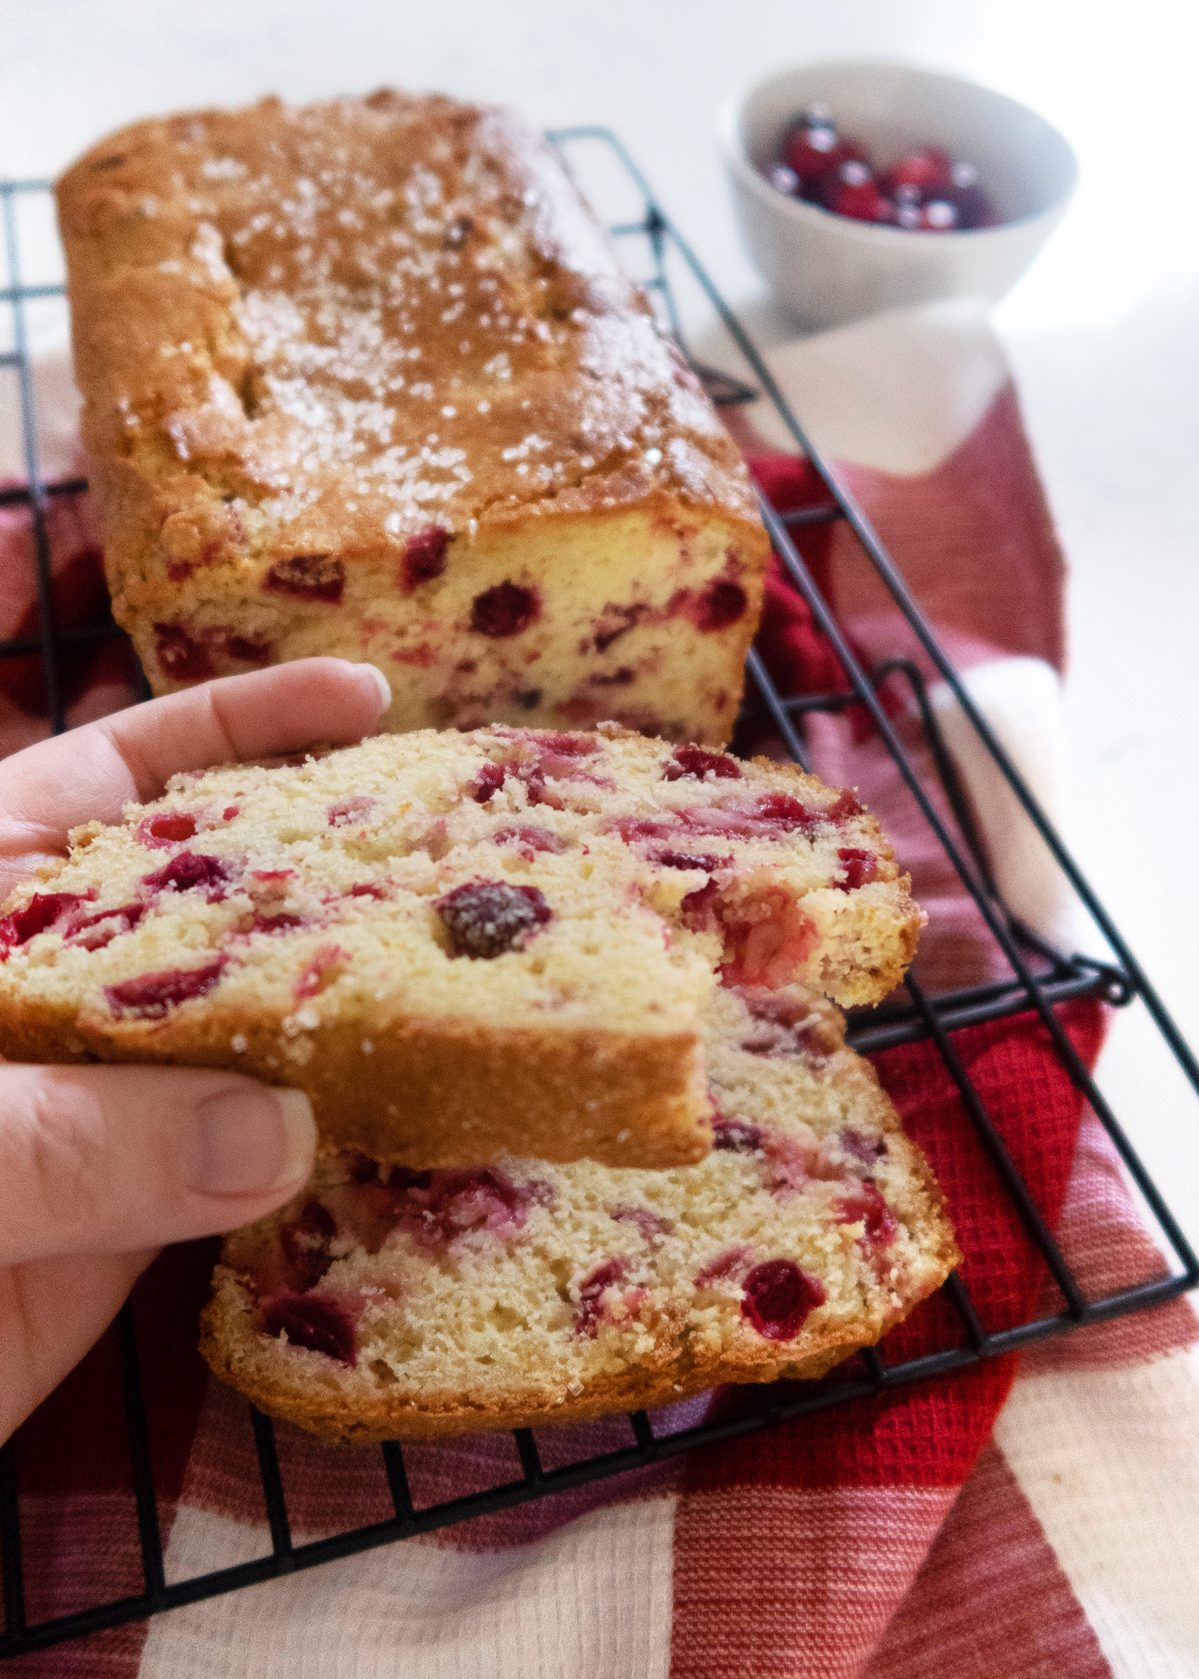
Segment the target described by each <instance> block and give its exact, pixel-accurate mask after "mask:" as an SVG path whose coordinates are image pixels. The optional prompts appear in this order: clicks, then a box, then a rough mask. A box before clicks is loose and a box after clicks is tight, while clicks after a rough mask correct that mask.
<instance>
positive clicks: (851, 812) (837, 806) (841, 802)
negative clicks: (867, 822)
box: [820, 787, 862, 822]
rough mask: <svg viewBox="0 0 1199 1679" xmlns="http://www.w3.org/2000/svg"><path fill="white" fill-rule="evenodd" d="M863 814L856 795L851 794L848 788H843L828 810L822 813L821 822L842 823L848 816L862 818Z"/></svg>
mask: <svg viewBox="0 0 1199 1679" xmlns="http://www.w3.org/2000/svg"><path fill="white" fill-rule="evenodd" d="M861 814H862V807H861V805H860V804H859V803H858V800H857V798H856V797H855V795H854V794H853V793H851V792H850V790H849V788H848V787H842V789H841V791H840V792H839V793H838V794H837V797H836V798H835V799H834V800H833V802H832V804H831V805H830V806H829V807H828V809H827V810H823V811H821V813H820V821H822V822H841V821H844V819H845V818H846V817H847V816H860V815H861Z"/></svg>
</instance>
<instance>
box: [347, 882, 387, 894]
mask: <svg viewBox="0 0 1199 1679" xmlns="http://www.w3.org/2000/svg"><path fill="white" fill-rule="evenodd" d="M386 896H387V888H386V887H385V886H383V885H382V884H381V883H380V882H379V881H377V880H356V881H355V882H354V884H353V886H347V888H346V897H347V898H385V897H386Z"/></svg>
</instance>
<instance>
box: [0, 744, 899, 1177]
mask: <svg viewBox="0 0 1199 1679" xmlns="http://www.w3.org/2000/svg"><path fill="white" fill-rule="evenodd" d="M918 919H919V918H918V913H917V911H916V910H915V909H914V907H913V905H912V903H911V900H910V898H909V896H908V891H907V880H906V877H900V876H899V875H898V873H897V870H896V867H895V863H894V861H893V859H892V857H891V855H890V852H889V850H888V848H887V846H886V842H885V840H884V839H883V837H882V835H881V833H880V831H879V829H878V825H877V824H876V823H875V821H874V820H873V818H872V817H870V816H868V815H867V814H866V813H865V812H863V811H862V810H861V809H860V807H859V806H858V804H857V802H856V801H855V800H854V799H853V798H852V797H851V796H850V795H848V794H845V793H834V792H832V791H830V790H829V789H828V788H826V787H824V786H822V785H821V784H820V783H819V782H817V781H815V780H813V779H812V778H810V777H807V776H804V775H802V774H801V773H800V772H799V771H797V770H796V769H794V768H793V767H790V766H780V765H776V764H771V763H768V762H766V761H762V762H759V763H756V764H740V763H737V762H736V761H735V760H734V759H732V758H729V757H726V756H724V755H723V754H718V753H710V752H707V751H705V750H703V749H700V748H694V747H677V748H672V747H670V746H668V745H666V744H664V743H663V742H661V741H652V740H647V739H645V738H644V737H642V736H639V735H635V734H631V733H626V732H623V731H621V730H619V729H615V728H612V729H610V730H609V731H608V732H607V733H596V734H574V735H565V734H557V733H546V732H541V731H536V730H513V729H507V728H504V727H502V726H495V727H493V728H490V729H481V730H478V731H476V732H475V733H474V734H467V735H459V734H454V733H448V734H436V733H433V732H421V733H415V734H411V735H403V736H378V737H376V738H375V739H373V740H369V741H365V742H363V743H362V744H361V745H359V746H355V747H350V748H346V749H343V750H341V751H338V752H333V753H329V754H328V755H326V756H324V757H316V758H310V759H308V760H306V761H304V762H302V763H295V764H287V765H276V766H261V765H253V766H247V765H240V766H235V767H231V768H225V769H217V770H212V771H208V772H206V773H204V774H199V775H185V776H181V777H177V778H176V779H175V780H174V781H173V782H172V783H171V786H170V788H169V790H168V792H167V793H166V795H165V796H164V797H163V798H161V799H159V800H157V801H156V802H155V803H153V804H149V805H145V806H137V807H131V808H130V809H129V810H128V811H127V812H126V817H125V822H124V825H123V826H121V827H103V826H101V825H100V824H98V823H93V824H89V825H88V826H86V827H84V828H81V829H79V830H77V831H76V833H75V834H74V835H73V839H72V847H71V852H70V855H69V857H68V858H67V859H66V860H65V861H64V862H62V863H61V864H58V865H56V866H54V867H53V868H52V869H50V870H49V871H48V872H47V874H46V877H45V878H44V879H42V880H41V881H40V882H39V883H38V884H37V885H36V887H23V888H22V889H21V890H20V892H19V893H18V894H17V895H16V896H15V898H14V899H13V901H12V902H11V903H10V905H9V907H8V913H7V915H6V916H5V917H4V918H3V920H2V921H0V956H3V957H4V958H5V960H3V961H0V1053H4V1054H7V1055H9V1056H16V1057H23V1058H26V1059H29V1058H38V1059H41V1058H50V1059H55V1058H58V1059H61V1058H63V1057H64V1056H67V1057H70V1056H85V1055H86V1056H99V1057H101V1058H103V1059H110V1060H159V1061H172V1062H191V1063H198V1064H205V1065H218V1066H230V1067H238V1068H241V1069H244V1070H245V1071H247V1072H252V1073H255V1074H258V1075H260V1076H263V1077H266V1078H268V1079H273V1080H275V1081H277V1082H280V1083H284V1084H290V1085H295V1086H298V1087H299V1088H301V1089H304V1090H306V1091H308V1092H309V1093H310V1094H311V1096H312V1098H313V1100H314V1103H315V1104H316V1109H317V1115H318V1119H319V1121H320V1123H321V1126H322V1130H323V1132H324V1135H325V1137H326V1140H327V1142H328V1143H329V1144H331V1145H334V1146H340V1147H346V1148H349V1147H353V1148H359V1149H362V1150H363V1151H364V1152H365V1153H368V1154H370V1155H372V1156H374V1157H376V1158H379V1159H386V1160H397V1161H405V1162H406V1163H407V1164H409V1165H416V1166H446V1165H462V1164H471V1163H474V1162H477V1161H479V1160H485V1159H489V1158H491V1157H492V1156H493V1155H494V1154H495V1153H496V1152H497V1151H500V1150H508V1151H511V1152H517V1153H522V1154H537V1155H540V1156H542V1157H544V1158H546V1159H556V1160H563V1159H577V1158H578V1157H579V1156H580V1155H589V1156H591V1157H593V1158H596V1159H600V1160H605V1161H607V1162H608V1163H609V1164H616V1165H668V1164H678V1163H680V1162H682V1161H686V1160H692V1159H697V1158H698V1157H699V1156H700V1155H702V1154H703V1153H704V1152H706V1150H707V1148H708V1147H709V1144H710V1139H711V1129H710V1123H709V1117H708V1110H707V1103H706V1097H705V1094H704V1084H703V1066H702V1060H703V1057H702V1048H701V1045H700V1042H699V1028H698V1021H699V1012H700V1009H701V1007H702V1005H703V1003H704V1001H705V999H706V998H707V996H708V995H709V993H710V992H711V990H712V988H713V985H714V984H715V978H716V970H717V968H718V967H720V968H721V969H722V971H723V973H724V974H725V976H726V977H728V978H732V979H737V980H744V981H746V982H748V983H752V984H765V985H777V984H780V983H783V982H786V981H789V980H791V979H793V978H800V979H805V980H812V981H815V982H816V983H817V984H818V985H820V986H822V987H824V988H825V989H827V990H829V991H831V992H832V993H833V994H834V995H835V996H836V997H837V998H838V1000H842V1001H859V1000H865V999H870V998H874V997H878V996H880V995H882V994H883V993H884V992H885V991H886V990H887V989H889V987H890V986H891V985H892V984H893V983H894V982H895V980H897V979H898V978H899V976H900V974H901V973H902V971H903V968H904V966H905V965H906V962H907V960H908V958H909V957H910V955H911V950H912V945H913V942H914V938H915V932H916V927H917V923H918Z"/></svg>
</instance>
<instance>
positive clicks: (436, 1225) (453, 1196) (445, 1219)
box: [380, 1166, 532, 1247]
mask: <svg viewBox="0 0 1199 1679" xmlns="http://www.w3.org/2000/svg"><path fill="white" fill-rule="evenodd" d="M531 1198H532V1197H530V1196H529V1195H528V1194H527V1193H526V1191H525V1190H524V1189H522V1188H520V1187H519V1186H518V1185H517V1184H515V1183H513V1181H512V1179H511V1178H510V1177H508V1175H507V1174H506V1173H505V1172H501V1171H500V1169H499V1168H498V1167H497V1166H477V1167H469V1168H463V1169H459V1168H456V1167H439V1168H437V1169H435V1170H432V1171H428V1170H426V1171H418V1170H413V1169H412V1168H411V1167H407V1166H394V1167H392V1169H391V1171H390V1172H389V1173H388V1176H387V1183H386V1187H385V1194H384V1196H382V1197H380V1199H382V1200H385V1201H386V1204H387V1210H388V1213H389V1214H390V1216H391V1217H392V1218H393V1219H394V1220H395V1222H396V1223H397V1224H398V1225H399V1226H400V1228H401V1229H404V1230H407V1231H408V1232H409V1233H410V1234H411V1235H413V1236H415V1237H416V1238H417V1239H418V1240H419V1241H421V1242H423V1243H424V1244H425V1245H426V1246H428V1247H439V1246H444V1245H445V1244H447V1243H449V1242H452V1241H453V1240H454V1239H455V1238H456V1237H458V1236H465V1235H468V1234H470V1233H471V1232H472V1231H476V1230H490V1231H494V1232H496V1233H497V1234H500V1235H510V1234H511V1233H512V1232H513V1231H516V1230H519V1229H520V1228H521V1226H522V1225H523V1224H524V1222H525V1219H526V1218H527V1216H528V1203H529V1201H530V1199H531Z"/></svg>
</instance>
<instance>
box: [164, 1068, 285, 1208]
mask: <svg viewBox="0 0 1199 1679" xmlns="http://www.w3.org/2000/svg"><path fill="white" fill-rule="evenodd" d="M195 1135H196V1148H195V1155H194V1165H193V1171H192V1174H191V1187H192V1188H193V1189H195V1190H198V1191H199V1192H200V1194H202V1195H266V1194H268V1193H269V1192H270V1191H271V1190H274V1189H277V1188H283V1187H285V1186H288V1185H296V1186H298V1185H299V1184H300V1183H301V1182H302V1181H303V1180H304V1178H306V1177H307V1175H308V1173H309V1171H310V1170H311V1168H312V1157H313V1152H314V1150H315V1148H316V1123H315V1121H314V1120H313V1117H312V1104H311V1102H310V1101H309V1100H308V1098H307V1096H305V1095H304V1093H303V1091H301V1090H278V1089H268V1088H267V1086H265V1085H262V1086H259V1087H258V1088H255V1087H253V1086H247V1087H245V1088H242V1089H233V1090H222V1091H221V1092H220V1093H219V1094H218V1095H216V1096H210V1097H209V1098H208V1100H207V1101H205V1102H201V1103H200V1106H199V1107H198V1108H197V1109H196V1112H195Z"/></svg>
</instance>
